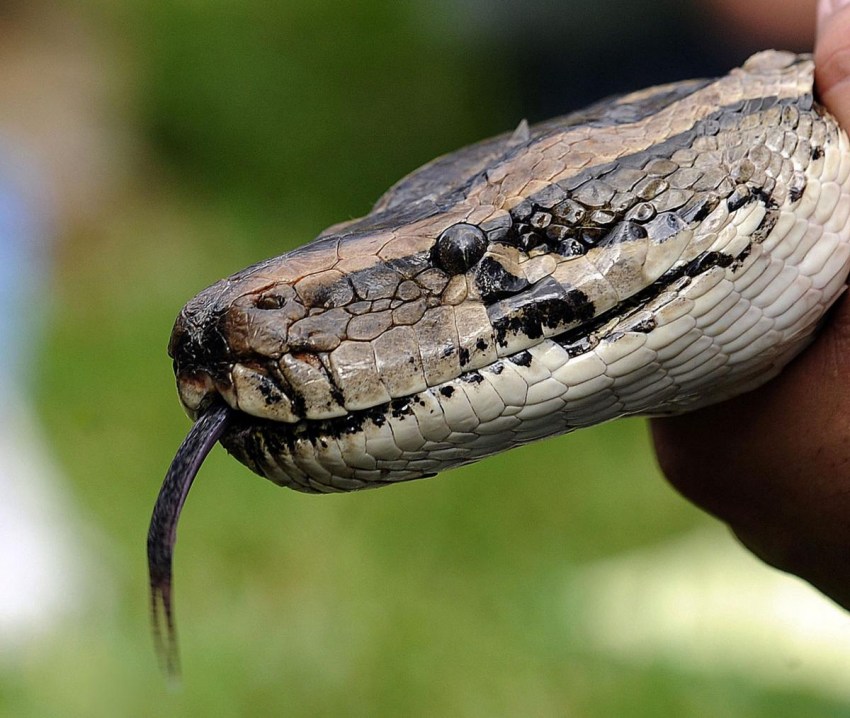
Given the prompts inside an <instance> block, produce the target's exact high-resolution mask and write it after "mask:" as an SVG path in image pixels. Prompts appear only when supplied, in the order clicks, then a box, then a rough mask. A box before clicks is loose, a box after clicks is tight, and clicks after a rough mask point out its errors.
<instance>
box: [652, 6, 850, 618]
mask: <svg viewBox="0 0 850 718" xmlns="http://www.w3.org/2000/svg"><path fill="white" fill-rule="evenodd" d="M815 62H816V66H817V78H816V81H817V87H818V92H819V95H820V99H821V100H822V101H823V102H824V103H825V104H826V105H827V107H828V108H829V109H830V111H831V112H832V113H833V114H834V115H835V116H836V117H837V118H838V120H839V122H840V123H841V124H842V125H843V126H844V127H846V128H850V0H820V3H819V12H818V39H817V42H816V49H815ZM652 432H653V438H654V441H655V447H656V452H657V454H658V460H659V463H660V465H661V468H662V470H663V471H664V473H665V474H666V476H667V478H668V479H669V480H670V482H671V483H672V484H673V485H674V486H675V487H676V488H677V489H678V490H679V491H680V492H681V493H682V494H683V495H685V496H686V497H687V498H689V499H690V500H692V501H694V502H695V503H696V504H698V505H700V506H701V507H703V508H704V509H706V510H707V511H709V512H711V513H713V514H714V515H716V516H717V517H718V518H720V519H722V520H723V521H725V522H727V523H728V524H729V526H730V527H731V528H732V530H733V532H734V533H735V534H736V535H737V536H738V537H739V538H740V540H741V541H742V542H743V543H744V545H746V546H747V547H748V548H750V550H752V551H753V552H754V553H755V554H756V555H758V556H759V557H760V558H762V559H763V560H765V561H766V562H767V563H770V564H772V565H774V566H776V567H777V568H780V569H782V570H785V571H789V572H791V573H794V574H797V575H798V576H800V577H802V578H804V579H806V580H807V581H809V582H810V583H812V584H813V585H814V586H816V587H817V588H818V589H820V590H821V591H823V592H824V593H825V594H827V595H828V596H830V597H831V598H832V599H834V600H835V601H837V602H838V603H840V604H842V605H843V606H844V607H845V608H850V298H848V297H847V296H846V295H845V296H844V297H843V298H842V299H841V300H839V302H838V303H837V305H836V306H835V308H834V310H833V312H832V314H831V316H830V317H829V321H828V323H827V324H826V326H825V327H824V329H823V331H822V332H821V334H820V335H819V336H818V338H817V340H816V341H815V343H814V344H813V345H812V346H811V347H810V348H809V349H808V350H807V351H806V352H804V353H803V354H802V355H801V356H800V357H799V358H798V359H796V360H795V361H794V362H793V363H792V364H791V365H790V366H789V367H787V369H786V370H785V371H784V372H783V373H782V374H781V375H780V376H779V377H778V378H777V379H775V380H774V381H772V382H770V383H769V384H767V385H766V386H764V387H762V388H761V389H758V390H757V391H754V392H752V393H749V394H746V395H744V396H741V397H738V398H736V399H733V400H731V401H728V402H724V403H723V404H719V405H717V406H712V407H708V408H705V409H701V410H699V411H696V412H693V413H691V414H687V415H684V416H680V417H674V418H665V419H654V420H653V421H652Z"/></svg>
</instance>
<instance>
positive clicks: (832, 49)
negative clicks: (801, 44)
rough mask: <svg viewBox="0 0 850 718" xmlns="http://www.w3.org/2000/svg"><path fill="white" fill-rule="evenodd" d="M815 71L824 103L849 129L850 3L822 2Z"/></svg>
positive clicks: (843, 0)
mask: <svg viewBox="0 0 850 718" xmlns="http://www.w3.org/2000/svg"><path fill="white" fill-rule="evenodd" d="M815 67H816V70H815V81H816V84H817V89H818V93H819V95H820V99H821V101H822V102H823V103H824V105H826V107H827V108H828V109H829V111H830V112H832V114H834V115H835V117H836V118H837V119H838V122H839V123H840V124H841V125H842V126H844V127H847V128H850V0H821V2H820V4H819V6H818V38H817V42H816V44H815Z"/></svg>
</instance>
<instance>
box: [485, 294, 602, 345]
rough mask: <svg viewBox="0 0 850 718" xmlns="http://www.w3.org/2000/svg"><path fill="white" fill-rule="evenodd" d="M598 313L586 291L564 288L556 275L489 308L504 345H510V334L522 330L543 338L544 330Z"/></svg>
mask: <svg viewBox="0 0 850 718" xmlns="http://www.w3.org/2000/svg"><path fill="white" fill-rule="evenodd" d="M594 312H595V308H594V306H593V302H591V301H590V300H589V299H588V297H587V295H586V294H585V293H584V292H582V291H581V290H578V289H570V290H567V289H564V287H563V286H562V285H561V284H560V283H559V282H557V281H556V280H555V279H553V278H552V277H548V278H546V279H544V280H541V281H540V282H538V283H537V284H535V285H534V286H533V287H532V288H531V289H530V290H528V291H526V292H523V293H522V294H519V295H517V296H516V297H510V298H508V299H505V300H503V301H501V302H499V303H497V304H493V305H491V306H490V307H488V309H487V314H488V316H489V317H490V322H491V324H492V325H493V329H494V330H495V332H496V341H497V342H498V343H499V345H500V346H503V347H504V346H507V343H508V341H507V339H508V336H509V335H512V334H517V333H522V334H524V335H525V336H527V337H528V338H529V339H531V340H534V339H539V338H540V337H542V336H543V334H544V329H556V330H557V329H559V328H561V327H564V326H566V325H569V324H572V323H574V322H585V321H587V320H588V319H591V318H592V317H593V315H594Z"/></svg>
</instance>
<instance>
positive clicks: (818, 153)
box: [812, 147, 824, 160]
mask: <svg viewBox="0 0 850 718" xmlns="http://www.w3.org/2000/svg"><path fill="white" fill-rule="evenodd" d="M823 156H824V149H823V147H812V159H813V160H819V159H820V158H821V157H823Z"/></svg>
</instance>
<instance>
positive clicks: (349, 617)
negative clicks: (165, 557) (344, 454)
mask: <svg viewBox="0 0 850 718" xmlns="http://www.w3.org/2000/svg"><path fill="white" fill-rule="evenodd" d="M659 5H661V3H659ZM81 7H82V8H83V9H82V10H80V12H82V13H83V15H84V17H85V18H86V21H87V22H88V23H89V24H90V25H91V26H92V27H96V28H97V34H98V36H99V37H100V38H101V41H102V42H103V43H104V46H105V47H106V48H108V50H107V54H106V56H107V57H108V58H111V60H110V61H111V62H114V67H113V66H111V67H110V74H111V77H113V80H114V82H115V83H116V85H117V86H118V87H119V88H120V92H117V93H116V98H117V99H116V101H115V102H116V112H117V113H118V114H120V116H121V122H122V123H124V125H123V126H124V130H125V132H126V133H127V136H128V137H130V138H132V143H131V144H132V146H133V147H134V151H133V152H131V153H130V154H128V156H127V159H126V161H127V162H130V163H131V167H130V168H129V171H128V173H127V174H128V176H129V178H130V179H129V180H128V182H127V183H126V185H122V186H121V187H120V188H118V189H117V190H116V192H115V193H114V194H113V195H112V196H111V198H110V200H109V204H108V205H107V206H106V207H105V208H104V210H103V212H102V213H101V214H100V215H99V217H98V219H97V221H89V222H87V223H83V224H77V225H75V226H73V227H71V228H69V230H68V231H67V232H66V234H65V236H64V237H63V238H62V243H61V245H60V246H59V248H58V251H57V255H56V258H55V273H54V277H53V279H52V284H51V288H50V289H51V291H50V297H51V298H50V322H49V326H48V331H47V335H46V338H45V342H44V345H43V347H42V351H41V353H40V358H39V361H38V372H37V394H36V396H37V402H38V407H39V410H40V413H41V416H42V418H43V420H44V422H45V424H46V427H47V430H48V433H49V437H50V440H51V442H52V449H53V450H54V452H55V456H56V457H57V458H58V460H59V462H60V463H61V465H62V467H63V469H64V471H65V473H66V475H67V478H68V481H69V482H70V486H71V489H72V491H73V494H74V496H75V498H76V500H77V502H78V503H79V504H80V505H81V506H82V508H83V511H84V513H85V515H86V518H87V519H88V520H89V521H90V522H91V523H92V524H93V525H94V526H95V529H96V532H97V536H98V537H97V539H96V548H97V550H98V551H99V555H100V556H101V557H102V559H103V561H104V567H103V568H104V570H103V577H102V578H103V585H102V586H97V587H93V588H94V591H95V593H97V592H98V591H101V590H102V591H104V592H105V593H106V599H105V600H104V601H103V602H102V603H101V604H100V605H99V606H98V609H97V610H96V611H92V612H89V613H86V614H84V615H83V616H82V617H81V618H80V619H79V620H78V621H76V622H75V623H74V624H73V625H67V626H65V627H64V628H63V629H62V630H61V631H60V632H58V633H54V634H50V635H48V636H45V637H44V639H43V640H42V641H40V642H37V643H35V644H33V645H32V646H30V647H28V648H27V649H26V650H25V651H24V652H23V653H22V654H21V656H20V660H19V661H16V662H15V663H14V664H10V665H3V666H0V714H2V715H6V716H16V717H30V716H32V717H36V716H37V717H38V718H42V717H43V716H60V715H61V716H86V717H87V718H91V717H95V718H96V717H100V716H110V717H111V716H153V715H157V716H161V715H175V716H199V715H216V716H218V715H222V716H230V715H233V716H236V715H251V716H256V715H287V716H384V715H386V716H396V715H404V716H438V715H463V716H502V715H504V716H526V715H528V716H531V715H547V716H549V715H551V716H556V715H557V716H562V715H569V716H582V717H584V716H587V717H595V716H599V717H602V716H658V715H671V716H718V715H722V716H730V717H738V716H740V717H744V716H747V717H751V716H752V717H760V716H765V717H767V716H770V717H772V718H773V717H776V716H780V717H781V716H788V717H789V718H790V717H791V716H800V715H815V714H816V715H823V716H830V715H835V716H838V715H845V714H846V713H844V712H843V711H844V710H845V709H844V707H842V706H839V705H836V704H833V703H830V702H829V701H828V700H826V699H823V698H819V697H817V696H813V695H805V694H803V693H799V692H795V691H794V690H791V689H789V690H768V689H764V688H762V687H759V686H758V685H756V684H755V683H750V682H748V681H746V680H745V679H742V678H740V677H726V678H724V677H713V678H708V677H704V676H698V675H693V674H689V673H687V672H684V671H682V670H680V669H679V668H678V667H677V666H675V665H670V664H664V663H658V664H649V665H634V664H623V663H619V662H617V661H616V660H614V659H611V658H606V657H604V656H600V655H598V654H597V653H595V652H594V651H592V650H591V649H590V648H589V647H588V646H586V645H584V644H583V643H582V641H581V640H580V639H578V638H577V637H576V636H575V635H574V632H575V628H576V626H575V625H574V624H573V623H572V622H571V616H570V614H569V611H568V608H569V582H570V577H571V576H572V575H573V574H574V572H575V571H576V570H578V569H579V568H580V567H581V566H582V565H584V564H587V563H589V562H592V561H594V560H596V559H599V558H603V557H607V556H612V555H615V554H618V553H620V552H622V551H625V550H628V549H632V548H635V547H640V546H649V545H652V544H655V543H658V542H661V541H664V540H665V539H667V538H670V537H674V536H678V535H680V534H682V533H683V532H686V531H688V530H690V529H692V528H694V527H697V526H702V525H705V524H707V523H709V522H710V520H709V519H708V518H706V517H705V516H703V515H702V514H700V513H699V512H698V511H697V510H696V509H694V508H692V507H690V506H689V505H688V504H686V503H685V502H684V501H683V500H682V499H680V498H679V497H677V496H676V495H675V494H674V493H673V492H672V491H671V490H670V489H669V488H668V487H667V486H666V485H664V483H663V480H662V479H661V477H660V475H659V474H658V472H657V469H656V468H655V465H654V461H653V459H652V456H651V453H650V451H649V444H648V440H647V436H646V427H645V424H644V423H643V422H642V421H639V420H628V421H621V422H617V423H615V424H611V425H606V426H603V427H600V428H598V429H595V430H588V431H584V432H581V433H579V434H576V435H572V436H567V437H560V438H557V439H553V440H550V441H547V442H544V443H542V444H539V445H535V446H530V447H525V448H522V449H519V450H516V451H513V452H510V453H508V454H506V455H503V456H500V457H497V458H494V459H490V460H488V461H485V462H483V463H481V464H478V465H475V466H472V467H467V468H464V469H460V470H456V471H452V472H449V473H447V474H445V475H443V476H440V477H438V478H436V479H431V480H428V481H421V482H414V483H412V484H409V485H401V486H398V487H394V488H392V489H386V490H384V491H377V492H364V493H360V494H352V495H343V496H328V497H313V496H304V495H300V494H297V493H293V492H286V491H283V490H281V489H279V488H277V487H275V486H273V485H272V484H270V483H268V482H264V481H262V480H261V479H259V478H257V477H256V476H253V475H252V474H250V473H249V472H247V470H246V469H244V468H243V467H241V466H240V465H238V464H237V463H236V462H234V461H233V460H231V459H229V458H228V457H227V456H226V455H225V453H224V452H223V451H222V450H221V449H217V450H216V451H214V452H213V454H212V456H211V457H210V458H209V460H208V461H207V463H206V464H205V466H204V468H203V470H202V473H201V475H200V477H199V480H198V481H197V483H196V486H195V488H194V490H193V492H192V495H191V498H190V500H189V502H188V504H187V507H186V510H185V512H184V515H183V519H182V522H181V528H180V542H179V545H178V550H177V555H176V565H175V576H176V608H177V615H178V620H179V629H180V639H181V649H182V656H183V666H184V677H183V682H182V688H181V690H180V691H179V692H176V693H173V692H169V691H168V690H167V685H166V682H165V681H164V679H163V678H162V676H161V675H160V673H159V672H158V669H157V664H156V660H155V657H154V654H153V649H152V644H151V640H150V636H149V626H148V603H147V601H148V597H147V574H146V565H145V553H144V548H145V536H146V531H147V522H148V520H149V516H150V511H151V509H152V506H153V501H154V499H155V497H156V493H157V491H158V488H159V483H160V481H161V478H162V476H163V474H164V472H165V469H166V467H167V465H168V463H169V461H170V459H171V457H172V456H173V453H174V451H175V450H176V448H177V445H178V444H179V442H180V440H181V439H182V437H183V436H184V435H185V432H186V431H187V429H188V421H187V420H186V418H185V416H184V415H183V413H182V412H181V410H180V408H179V406H178V404H177V400H176V396H175V391H174V387H173V379H172V376H171V368H170V360H169V359H168V357H167V356H166V354H165V346H166V343H167V339H168V335H169V332H170V329H171V324H172V322H173V319H174V317H175V316H176V314H177V312H178V311H179V309H180V307H181V306H182V304H183V303H184V302H185V301H186V300H187V299H188V298H189V297H190V296H191V295H193V294H194V293H195V292H196V291H198V290H200V289H201V288H203V287H204V286H206V285H207V284H209V283H211V282H212V281H214V280H216V279H217V278H219V277H220V276H224V275H226V274H229V273H231V272H232V271H234V270H236V269H238V268H241V267H242V266H244V265H247V264H249V263H252V262H254V261H257V260H258V259H260V258H262V257H264V256H268V255H272V254H278V253H280V252H282V251H284V250H286V249H288V248H292V247H295V246H297V245H298V244H301V243H303V242H305V241H307V240H309V239H310V238H312V237H313V236H315V235H316V234H317V233H318V232H319V231H320V230H321V229H322V228H323V227H325V226H326V225H329V224H331V223H334V222H336V221H340V220H342V219H346V218H348V217H353V216H357V215H360V214H363V213H364V212H366V211H367V210H368V208H369V206H370V205H371V203H372V202H373V201H374V200H375V199H376V198H377V197H378V196H379V195H380V193H381V192H382V191H383V189H385V188H386V187H388V186H389V185H390V184H391V183H392V182H393V181H395V180H396V179H397V178H398V177H400V176H401V175H403V174H404V173H405V172H407V171H409V170H411V169H412V168H414V167H415V166H417V165H418V164H420V163H422V162H424V161H426V160H428V159H430V158H432V157H433V156H436V155H437V154H439V153H442V152H445V151H449V150H452V149H454V148H456V147H458V146H460V145H462V144H464V143H466V142H470V141H474V140H477V139H480V138H481V137H484V136H486V135H488V134H492V133H495V132H499V131H503V130H504V129H506V128H508V127H510V126H511V125H512V124H514V123H516V122H517V121H518V119H520V118H521V117H522V116H523V114H524V112H525V110H524V108H525V105H524V104H523V103H524V99H523V98H524V93H525V92H526V90H527V83H526V81H525V80H524V79H523V77H522V76H521V75H520V73H519V72H518V71H517V70H516V67H517V64H518V61H517V54H521V52H520V50H519V49H518V48H514V50H513V51H504V52H500V51H499V49H498V47H497V46H496V45H494V44H491V43H490V42H489V41H488V40H486V39H485V38H483V37H481V36H478V35H475V34H474V33H473V34H471V35H470V34H467V33H462V32H460V31H459V30H458V28H456V27H454V26H453V23H452V20H451V16H449V17H448V19H446V18H445V17H442V16H437V17H436V19H435V18H434V17H433V14H434V13H437V12H438V11H437V10H434V9H432V7H431V6H430V5H428V4H418V5H408V4H405V3H397V2H391V1H390V0H370V1H369V2H362V3H348V2H331V0H319V1H318V2H312V3H309V4H308V3H300V4H299V3H290V2H285V3H266V2H260V0H242V1H241V2H227V1H224V0H221V1H218V2H212V1H211V2H190V1H188V0H186V1H184V2H180V3H172V2H165V1H163V0H157V1H155V2H147V3H140V2H139V3H136V2H127V3H120V4H109V3H107V2H106V1H105V0H103V1H102V2H95V1H90V2H87V3H84V4H83V5H82V6H81ZM465 17H466V18H467V21H469V18H470V15H467V16H465ZM471 17H473V18H474V13H473V15H472V16H471ZM626 19H628V18H626ZM580 35H581V33H576V35H574V36H573V43H572V44H573V46H574V47H573V48H572V50H571V51H572V52H575V51H579V50H580V51H582V52H584V50H585V48H584V45H585V44H587V42H588V41H587V39H586V38H583V37H580ZM523 46H525V45H523ZM519 64H521V63H519ZM624 81H625V82H628V80H624ZM565 109H566V108H565ZM623 600H624V601H628V600H629V597H628V596H624V597H623Z"/></svg>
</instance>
